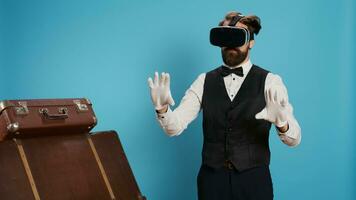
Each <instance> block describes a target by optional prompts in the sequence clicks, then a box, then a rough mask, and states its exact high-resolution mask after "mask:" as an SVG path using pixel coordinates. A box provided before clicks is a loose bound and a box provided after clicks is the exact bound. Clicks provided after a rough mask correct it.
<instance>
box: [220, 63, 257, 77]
mask: <svg viewBox="0 0 356 200" xmlns="http://www.w3.org/2000/svg"><path fill="white" fill-rule="evenodd" d="M223 66H224V67H228V68H230V69H234V68H238V67H242V70H243V72H244V76H246V75H247V73H248V72H249V71H250V69H251V67H252V63H251V60H250V59H248V60H247V61H246V62H244V63H242V64H240V65H236V66H229V65H226V64H225V63H224V64H223Z"/></svg>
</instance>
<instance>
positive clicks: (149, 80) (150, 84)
mask: <svg viewBox="0 0 356 200" xmlns="http://www.w3.org/2000/svg"><path fill="white" fill-rule="evenodd" d="M147 82H148V86H149V87H150V88H151V89H152V88H154V84H153V81H152V78H151V77H149V78H148V80H147Z"/></svg>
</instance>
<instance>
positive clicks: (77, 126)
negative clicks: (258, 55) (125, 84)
mask: <svg viewBox="0 0 356 200" xmlns="http://www.w3.org/2000/svg"><path fill="white" fill-rule="evenodd" d="M96 123H97V120H96V117H95V114H94V112H93V109H92V105H91V102H90V101H89V100H88V99H84V98H82V99H36V100H6V101H1V102H0V141H1V140H4V139H6V138H14V137H15V135H16V137H17V138H19V137H28V136H36V135H50V134H67V133H68V134H73V133H88V132H89V131H90V130H91V129H92V128H93V127H94V126H95V125H96Z"/></svg>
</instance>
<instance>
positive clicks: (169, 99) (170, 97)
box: [168, 94, 175, 106]
mask: <svg viewBox="0 0 356 200" xmlns="http://www.w3.org/2000/svg"><path fill="white" fill-rule="evenodd" d="M168 103H169V105H171V106H174V104H175V102H174V100H173V98H172V95H171V94H169V98H168Z"/></svg>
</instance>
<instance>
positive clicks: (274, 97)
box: [272, 89, 279, 103]
mask: <svg viewBox="0 0 356 200" xmlns="http://www.w3.org/2000/svg"><path fill="white" fill-rule="evenodd" d="M272 95H273V103H279V102H278V90H277V89H274V90H272Z"/></svg>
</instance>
